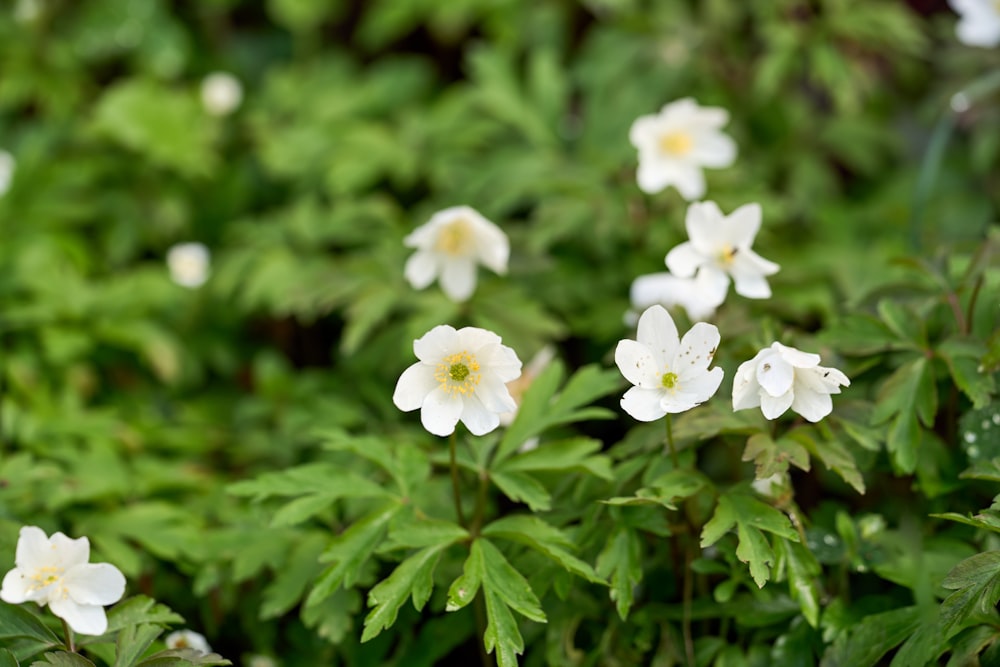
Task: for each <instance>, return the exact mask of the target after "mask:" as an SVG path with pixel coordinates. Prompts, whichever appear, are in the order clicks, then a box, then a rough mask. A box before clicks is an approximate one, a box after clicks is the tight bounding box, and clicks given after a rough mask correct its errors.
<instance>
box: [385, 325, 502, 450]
mask: <svg viewBox="0 0 1000 667" xmlns="http://www.w3.org/2000/svg"><path fill="white" fill-rule="evenodd" d="M413 352H414V354H416V355H417V359H419V360H420V361H418V362H417V363H415V364H413V365H412V366H410V367H409V368H407V369H406V370H405V371H403V374H402V375H401V376H400V377H399V381H398V382H397V383H396V391H395V392H394V393H393V395H392V401H393V403H395V404H396V407H398V408H399V409H400V410H403V411H404V412H409V411H411V410H416V409H417V408H420V421H421V423H422V424H423V425H424V428H426V429H427V430H428V431H430V432H431V433H433V434H434V435H450V434H451V433H453V432H454V430H455V425H456V424H457V423H458V421H459V420H461V421H462V423H463V424H465V426H466V427H467V428H468V429H469V431H470V432H472V433H473V434H474V435H483V434H485V433H489V432H490V431H492V430H493V429H495V428H496V427H497V426H499V425H500V414H501V413H504V412H510V411H512V410H514V409H515V408H516V407H517V404H516V403H515V402H514V399H513V398H512V397H511V395H510V391H509V390H508V389H507V385H506V383H507V382H510V381H511V380H515V379H517V377H518V376H519V375H521V360H520V359H518V358H517V354H515V353H514V350H512V349H510V348H509V347H507V346H506V345H502V344H501V340H500V336H498V335H496V334H495V333H493V332H492V331H486V330H485V329H479V328H476V327H464V328H462V329H459V330H458V331H456V330H455V329H454V328H452V327H450V326H448V325H440V326H436V327H434V328H433V329H431V330H430V331H428V332H427V333H426V334H424V336H423V338H418V339H417V340H415V341H413Z"/></svg>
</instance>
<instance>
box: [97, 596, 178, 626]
mask: <svg viewBox="0 0 1000 667" xmlns="http://www.w3.org/2000/svg"><path fill="white" fill-rule="evenodd" d="M183 622H184V618H183V617H182V616H181V615H180V614H178V613H176V612H174V611H173V610H172V609H170V608H169V607H167V606H166V605H164V604H162V603H159V602H157V601H156V600H154V599H152V598H149V597H146V596H145V595H136V596H134V597H130V598H128V599H126V600H122V601H121V602H119V603H118V604H116V605H115V606H114V607H112V608H111V609H110V610H109V611H108V631H107V633H106V634H105V636H107V635H109V634H111V633H113V632H115V631H117V630H121V629H122V628H127V627H129V626H131V625H140V624H152V625H161V626H162V625H173V624H176V623H183Z"/></svg>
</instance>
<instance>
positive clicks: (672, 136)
mask: <svg viewBox="0 0 1000 667" xmlns="http://www.w3.org/2000/svg"><path fill="white" fill-rule="evenodd" d="M693 147H694V142H693V141H692V140H691V135H690V134H688V133H687V132H669V133H667V134H665V135H663V136H662V137H660V150H662V151H663V152H664V153H666V154H667V155H672V156H674V157H683V156H685V155H687V154H688V153H690V152H691V149H692V148H693Z"/></svg>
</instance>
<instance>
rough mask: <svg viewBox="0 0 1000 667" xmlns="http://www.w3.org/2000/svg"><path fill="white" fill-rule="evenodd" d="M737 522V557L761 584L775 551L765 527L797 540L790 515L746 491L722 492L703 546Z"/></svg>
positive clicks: (708, 544)
mask: <svg viewBox="0 0 1000 667" xmlns="http://www.w3.org/2000/svg"><path fill="white" fill-rule="evenodd" d="M733 526H735V527H736V534H737V537H738V540H739V541H738V544H737V547H736V557H737V558H739V559H740V560H741V561H743V562H744V563H747V564H749V566H750V576H751V577H753V580H754V582H756V584H757V586H758V587H760V588H763V587H764V584H765V583H767V580H768V578H769V577H770V573H771V565H773V564H774V551H773V550H772V549H771V545H770V544H769V543H768V541H767V537H766V536H765V535H764V533H763V531H767V532H769V533H773V534H774V535H777V536H778V537H783V538H785V539H788V540H792V541H795V542H797V541H798V534H797V533H796V532H795V529H794V528H792V524H791V521H789V519H788V517H787V516H785V515H784V514H782V513H781V512H779V511H778V510H776V509H774V508H773V507H771V506H770V505H765V504H764V503H762V502H760V501H759V500H757V499H756V498H753V497H752V496H749V495H744V494H723V495H721V496H719V502H718V505H717V506H716V508H715V513H714V514H713V515H712V518H711V519H710V520H709V521H708V523H706V524H705V526H704V528H703V529H702V533H701V546H702V548H704V547H707V546H710V545H712V544H715V543H716V542H718V541H719V539H721V538H722V536H723V535H725V534H726V533H727V532H729V530H730V529H731V528H732V527H733Z"/></svg>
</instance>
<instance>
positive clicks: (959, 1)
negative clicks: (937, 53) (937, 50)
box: [948, 0, 1000, 48]
mask: <svg viewBox="0 0 1000 667" xmlns="http://www.w3.org/2000/svg"><path fill="white" fill-rule="evenodd" d="M948 4H949V5H951V8H952V9H954V10H955V12H956V13H957V14H958V16H959V19H958V23H957V24H956V26H955V34H956V36H957V37H958V41H960V42H962V43H963V44H966V45H968V46H981V47H984V48H990V47H994V46H996V45H997V44H1000V2H997V0H948Z"/></svg>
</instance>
